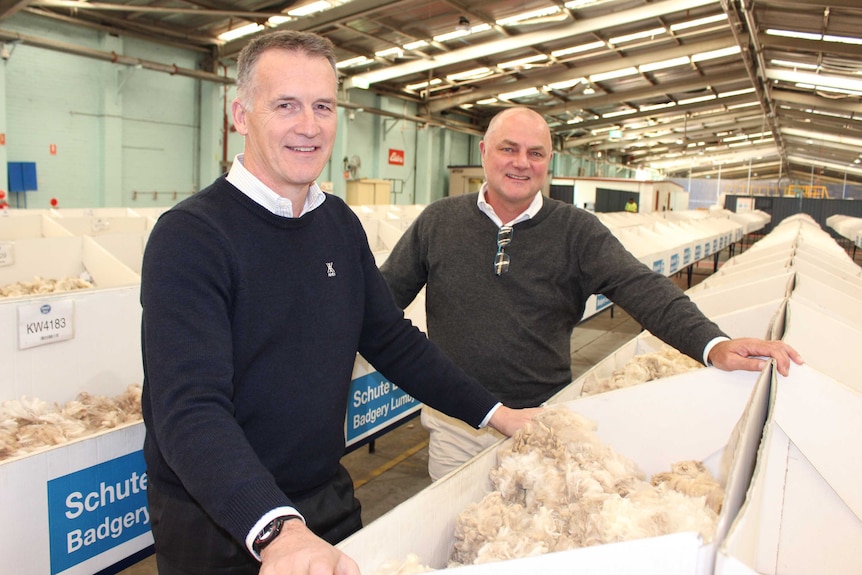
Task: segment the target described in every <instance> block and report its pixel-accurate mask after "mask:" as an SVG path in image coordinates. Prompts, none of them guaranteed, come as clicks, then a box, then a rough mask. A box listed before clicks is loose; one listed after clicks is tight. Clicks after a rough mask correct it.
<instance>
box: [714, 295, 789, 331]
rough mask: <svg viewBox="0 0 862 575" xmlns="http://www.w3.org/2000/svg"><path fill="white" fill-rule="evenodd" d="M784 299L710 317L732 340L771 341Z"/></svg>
mask: <svg viewBox="0 0 862 575" xmlns="http://www.w3.org/2000/svg"><path fill="white" fill-rule="evenodd" d="M783 302H784V298H781V299H774V300H768V301H765V302H763V303H761V304H757V305H754V306H749V307H745V308H741V309H737V310H734V311H731V312H727V313H723V314H719V315H715V316H710V318H709V319H711V320H712V321H714V322H715V323H716V324H718V327H720V328H721V330H722V331H723V332H724V333H726V334H727V335H729V336H730V337H732V338H738V337H757V338H761V339H770V333H771V331H772V329H773V326H774V323H775V320H776V318H777V316H778V314H779V312H780V311H781V310H782V303H783Z"/></svg>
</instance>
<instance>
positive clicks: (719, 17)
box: [670, 12, 727, 32]
mask: <svg viewBox="0 0 862 575" xmlns="http://www.w3.org/2000/svg"><path fill="white" fill-rule="evenodd" d="M724 20H727V14H725V13H724V12H722V13H721V14H716V15H715V16H707V17H705V18H697V19H696V20H688V21H686V22H678V23H676V24H672V25H671V27H670V31H671V32H679V31H680V30H687V29H689V28H696V27H698V26H706V25H707V24H714V23H715V22H722V21H724Z"/></svg>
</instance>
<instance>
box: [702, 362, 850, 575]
mask: <svg viewBox="0 0 862 575" xmlns="http://www.w3.org/2000/svg"><path fill="white" fill-rule="evenodd" d="M773 393H774V397H773V409H772V412H771V414H770V419H769V422H768V423H767V426H766V432H765V434H764V441H763V445H762V447H761V453H760V457H759V460H758V463H757V469H756V471H755V476H754V479H753V482H752V486H751V489H750V491H749V494H748V500H747V502H746V504H745V506H744V507H743V508H742V510H741V512H740V513H739V515H738V517H737V520H736V522H735V523H734V525H733V527H732V529H731V532H730V534H729V535H728V537H727V538H726V540H725V543H724V545H723V546H722V547H721V549H720V550H719V554H718V559H717V563H716V567H717V568H716V573H717V574H719V575H735V574H736V573H755V572H756V573H760V574H768V575H774V574H776V575H777V574H782V575H803V574H810V573H822V574H844V573H858V572H859V567H860V565H862V491H860V489H859V487H858V486H859V479H860V476H862V445H860V443H859V442H858V441H854V440H851V441H848V438H855V437H859V435H860V434H862V421H860V418H859V413H862V394H860V393H858V392H856V391H854V390H852V389H850V388H849V387H847V386H845V385H843V384H841V383H840V382H836V381H834V380H833V379H831V378H829V377H828V376H826V375H824V374H822V373H819V372H818V371H816V370H814V369H813V368H811V367H809V366H794V367H793V368H792V369H791V373H790V375H789V376H788V377H787V378H783V379H782V380H781V381H779V382H778V383H777V385H776V386H774V387H773Z"/></svg>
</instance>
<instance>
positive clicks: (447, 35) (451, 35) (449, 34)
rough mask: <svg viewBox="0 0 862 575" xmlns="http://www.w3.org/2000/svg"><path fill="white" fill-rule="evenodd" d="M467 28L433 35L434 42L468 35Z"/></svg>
mask: <svg viewBox="0 0 862 575" xmlns="http://www.w3.org/2000/svg"><path fill="white" fill-rule="evenodd" d="M469 35H470V31H469V30H452V31H451V32H446V33H445V34H439V35H437V36H434V41H435V42H448V41H449V40H454V39H455V38H463V37H464V36H469Z"/></svg>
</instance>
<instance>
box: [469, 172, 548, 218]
mask: <svg viewBox="0 0 862 575" xmlns="http://www.w3.org/2000/svg"><path fill="white" fill-rule="evenodd" d="M487 191H488V182H485V183H484V184H482V189H480V190H479V198H478V199H477V200H476V204H477V205H478V206H479V209H480V210H481V211H482V213H484V214H485V215H486V216H488V217H489V218H491V221H492V222H494V223H495V224H497V226H498V227H499V226H502V225H503V221H502V220H500V216H498V215H497V212H495V211H494V208H493V207H491V204H489V203H488V202H487V201H486V200H485V193H486V192H487ZM542 204H543V200H542V192H536V195H535V196H533V201H532V202H530V205H529V206H527V209H526V210H524V211H523V212H522V213H521V215H519V216H518V217H517V218H515V219H514V220H512V221H511V222H506V225H507V226H512V225H515V224H517V223H520V222H523V221H526V220H529V219H530V218H534V217H536V214H538V213H539V210H541V209H542Z"/></svg>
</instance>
